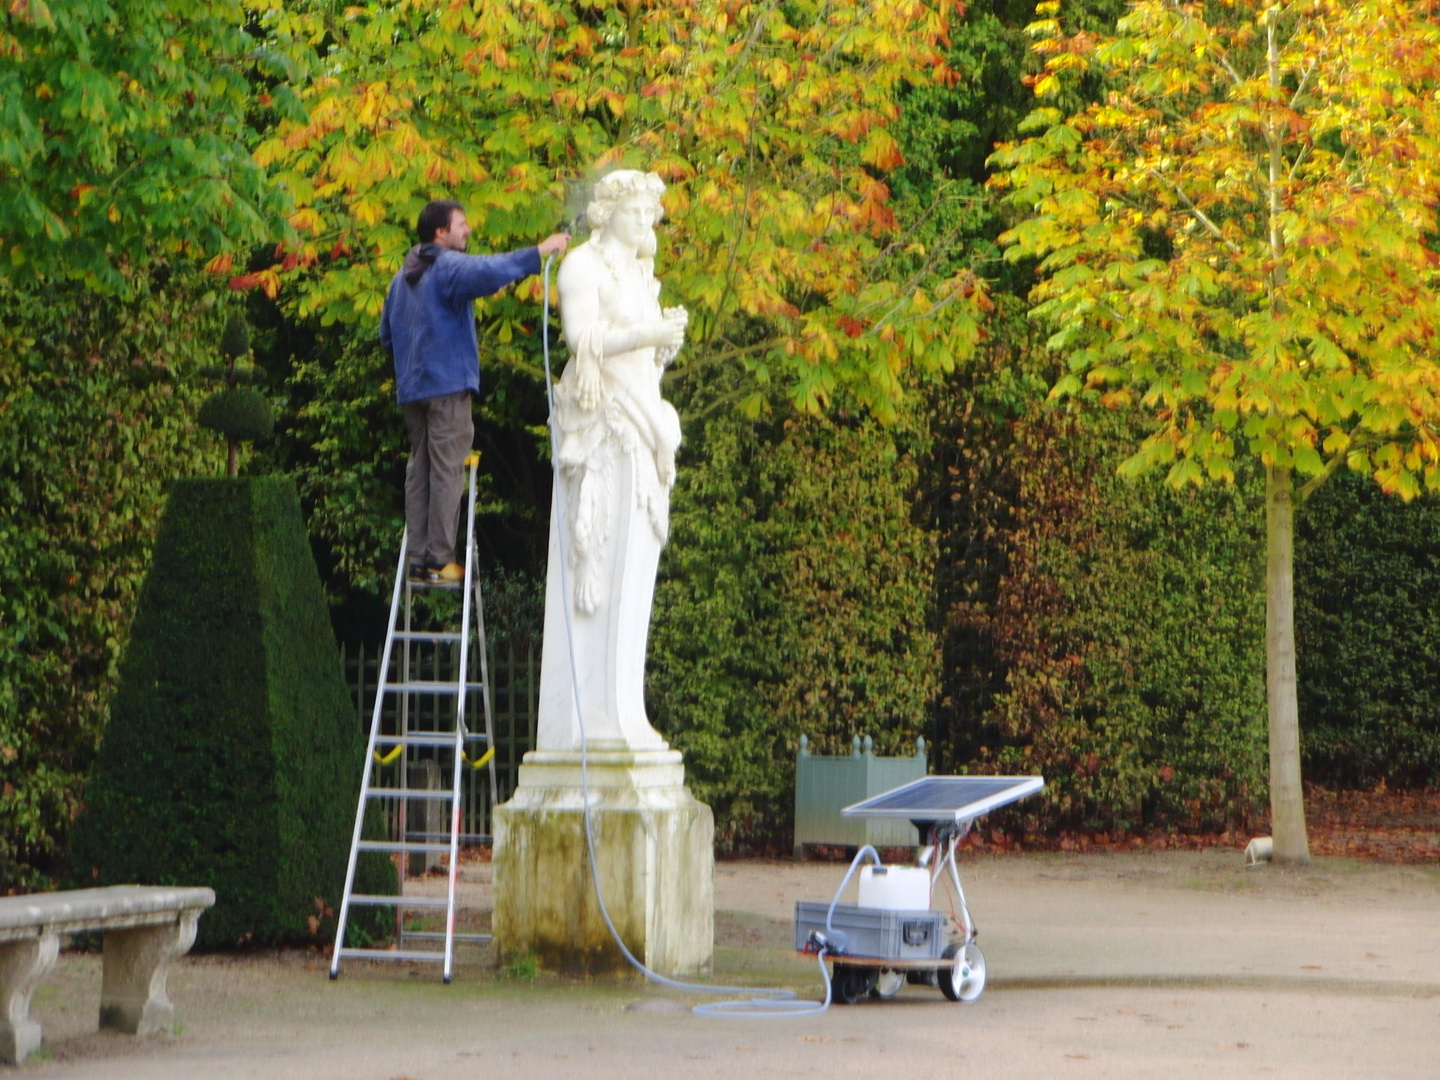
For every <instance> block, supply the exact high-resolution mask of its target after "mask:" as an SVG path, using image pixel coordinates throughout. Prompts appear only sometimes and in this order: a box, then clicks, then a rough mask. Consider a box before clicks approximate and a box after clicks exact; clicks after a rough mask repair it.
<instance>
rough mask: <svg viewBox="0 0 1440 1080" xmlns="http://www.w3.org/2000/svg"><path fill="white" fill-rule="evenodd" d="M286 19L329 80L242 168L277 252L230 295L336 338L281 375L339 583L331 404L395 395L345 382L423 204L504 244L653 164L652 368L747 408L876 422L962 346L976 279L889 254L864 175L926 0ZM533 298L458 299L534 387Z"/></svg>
mask: <svg viewBox="0 0 1440 1080" xmlns="http://www.w3.org/2000/svg"><path fill="white" fill-rule="evenodd" d="M297 10H301V11H308V12H309V15H308V17H310V18H313V19H315V20H317V22H316V30H315V34H316V36H317V40H320V38H321V35H322V34H323V35H324V40H325V41H328V42H332V43H333V46H332V47H331V51H330V52H329V53H328V54H327V57H326V70H327V71H329V72H332V73H333V74H329V75H326V76H325V77H323V78H320V79H318V80H316V81H315V82H314V83H313V84H311V85H310V86H309V88H308V89H307V90H306V91H305V94H304V100H305V104H306V106H307V108H308V118H307V119H305V120H303V121H287V122H285V123H282V124H280V125H279V126H278V127H277V128H276V129H275V130H274V131H273V133H272V135H271V136H270V137H269V138H267V139H265V140H264V141H263V142H261V143H260V145H259V146H258V148H257V151H256V156H257V158H258V160H260V161H261V162H262V163H263V164H265V165H266V166H267V167H268V168H270V169H271V170H272V172H273V173H274V174H275V175H276V176H277V178H278V179H279V180H280V181H281V182H282V183H283V184H284V185H285V186H286V187H287V189H288V190H289V192H290V193H291V194H292V196H293V197H294V199H295V204H296V210H295V212H294V215H293V217H292V218H291V221H292V223H293V225H294V227H295V228H296V230H297V231H298V233H299V234H300V239H301V243H300V245H299V246H297V247H295V248H294V249H292V250H291V251H290V252H289V256H288V260H287V261H282V262H281V263H280V264H279V265H278V266H276V267H273V268H268V269H261V270H255V271H253V272H250V273H246V274H240V275H238V276H237V278H236V284H237V285H239V286H241V287H243V286H247V285H249V286H261V287H266V286H268V287H272V288H273V287H274V286H276V285H282V284H283V287H282V291H281V301H282V303H283V304H284V305H285V307H286V309H287V310H288V311H290V312H291V313H292V314H294V315H295V316H297V317H300V318H306V319H314V320H315V321H317V322H319V323H325V324H329V323H335V322H339V323H341V324H345V325H348V326H349V327H350V328H351V329H352V330H353V332H354V334H355V335H356V340H357V344H356V345H355V346H354V347H347V349H346V350H345V351H344V354H343V355H342V356H341V357H340V358H339V359H338V360H337V361H336V362H334V364H333V365H332V366H331V367H330V368H329V369H324V368H321V367H318V366H315V365H309V364H307V365H302V367H301V368H300V369H299V371H298V372H297V385H299V386H300V387H301V388H302V389H303V390H304V395H303V396H304V397H305V398H306V399H307V402H308V403H307V404H306V406H305V407H304V408H303V409H302V411H301V414H300V415H299V416H298V417H297V421H298V424H299V425H300V426H301V427H304V428H305V429H306V431H307V436H306V437H307V438H309V439H311V441H312V443H313V444H314V445H317V446H321V445H323V446H326V447H330V448H332V449H331V450H330V451H327V453H328V454H330V458H329V459H327V460H322V461H319V462H318V463H317V466H316V468H315V469H314V471H313V473H312V474H311V475H310V476H309V478H308V479H307V480H306V481H305V483H306V484H307V485H308V492H309V495H310V497H311V499H312V500H313V504H314V506H315V508H316V510H315V517H314V518H313V519H312V521H313V522H314V523H315V524H316V525H318V527H319V529H320V531H321V532H322V533H324V534H325V535H326V537H327V539H329V540H331V541H332V542H335V543H337V544H338V546H339V547H340V548H342V549H343V550H342V551H341V563H342V566H343V567H344V568H345V569H346V572H347V573H348V572H356V573H358V572H363V571H362V569H361V568H362V566H363V565H365V564H367V563H368V562H370V561H372V555H373V553H374V551H375V550H376V548H377V544H378V538H377V536H376V535H374V534H376V533H377V532H378V525H376V526H373V527H372V525H367V526H366V528H367V529H368V530H369V531H370V534H371V535H369V536H366V537H359V536H355V537H350V538H345V533H346V530H349V529H350V528H351V524H352V522H353V521H354V520H355V517H356V508H355V507H354V505H353V499H352V496H351V495H348V494H347V492H350V493H353V492H354V491H355V490H357V488H356V484H355V483H354V482H353V481H354V480H355V479H356V477H355V475H354V473H350V474H348V475H347V472H346V470H347V468H348V467H349V466H348V464H347V462H345V461H343V460H338V455H339V454H340V453H342V451H341V450H339V448H340V447H343V446H346V445H348V444H349V442H350V440H351V439H352V437H353V436H354V435H356V434H357V433H358V434H361V435H363V434H364V433H365V432H366V431H367V430H368V428H369V426H370V425H368V424H367V423H363V422H357V421H356V419H355V417H356V413H357V409H359V408H366V409H369V408H370V407H371V403H372V402H373V403H374V404H375V406H376V407H377V408H378V407H379V405H380V404H381V403H383V402H384V399H386V398H389V397H390V396H392V394H393V390H392V388H390V387H389V386H388V385H381V380H380V379H372V377H371V374H370V373H372V372H374V371H375V370H377V369H379V368H383V361H377V354H376V351H375V349H374V347H373V345H371V343H370V339H371V337H372V332H373V327H374V325H375V320H376V318H377V316H378V314H379V311H380V307H381V304H382V301H383V297H384V292H385V289H386V287H387V285H388V283H389V281H390V278H391V276H392V275H393V274H394V273H395V271H396V270H397V269H398V268H399V266H400V263H401V260H402V258H403V256H404V254H405V251H406V249H407V248H408V247H409V246H410V245H411V244H412V243H413V242H414V241H413V223H414V221H415V217H416V214H417V212H418V211H419V209H420V208H421V207H422V206H423V205H424V203H425V202H426V201H427V200H428V199H430V198H433V197H439V196H450V197H454V198H457V199H458V200H459V201H460V202H462V203H463V204H464V205H465V206H466V209H467V212H468V214H469V216H470V218H471V221H472V223H473V224H474V225H475V236H474V237H473V239H472V240H471V247H472V249H474V250H503V249H506V248H510V247H517V246H521V245H524V244H530V243H534V242H535V240H536V239H537V238H538V237H540V236H543V235H544V234H545V233H546V232H549V231H550V230H552V229H553V228H555V226H556V225H557V223H558V222H559V221H560V219H561V217H562V213H563V212H565V211H562V207H564V206H565V205H566V193H567V190H569V191H570V193H571V199H570V205H569V211H568V212H570V213H573V212H574V211H575V210H577V209H583V206H584V189H585V186H586V183H587V181H589V180H593V178H594V177H595V176H596V175H597V174H598V173H599V172H600V171H603V170H605V169H606V168H609V167H614V166H619V165H627V166H636V167H642V168H646V169H652V170H654V171H656V172H658V173H659V174H661V175H662V176H663V177H664V178H665V179H666V180H667V182H668V183H669V185H670V188H669V191H668V192H667V195H666V210H667V219H666V221H665V223H664V224H663V226H662V230H661V239H660V242H661V245H662V250H661V251H660V253H659V263H660V265H661V266H662V267H663V278H664V281H665V288H666V303H675V304H684V305H686V306H687V307H688V308H689V310H690V312H691V322H690V340H689V343H688V344H687V347H686V349H685V351H684V352H683V353H682V356H681V360H680V365H679V367H678V368H677V370H676V371H675V372H674V373H673V376H672V377H674V378H678V379H682V380H683V379H690V378H705V377H707V373H709V372H712V371H714V370H715V368H716V366H717V365H732V366H735V367H738V368H744V369H745V370H746V371H748V374H749V378H748V379H747V380H744V381H738V380H737V389H736V392H735V395H734V399H733V400H732V401H730V402H727V403H725V404H726V407H733V406H734V405H736V404H740V405H742V406H744V407H747V408H748V409H749V410H750V411H751V412H752V413H753V412H756V411H759V410H761V409H763V408H764V407H766V406H767V404H768V400H769V395H771V394H773V393H774V392H775V390H777V389H778V390H779V391H781V392H782V393H783V394H784V395H785V396H787V397H788V398H789V399H790V400H791V401H792V402H793V403H794V404H795V405H796V406H798V407H799V408H801V409H802V410H805V411H811V412H814V411H818V410H820V409H821V408H823V407H824V406H825V404H826V403H827V402H828V401H830V400H831V398H832V395H834V394H835V393H836V392H837V390H838V389H839V388H841V387H845V388H847V391H848V392H849V393H850V394H851V395H852V396H853V397H854V398H855V399H857V400H859V401H860V402H862V403H863V405H864V406H865V407H867V408H869V409H871V410H873V411H875V412H877V413H882V414H884V413H887V412H889V411H891V410H893V408H894V403H895V401H896V399H897V398H898V396H899V394H900V387H901V379H900V376H901V374H902V372H903V371H904V370H905V369H906V368H907V367H908V366H912V365H913V366H918V367H921V368H926V369H936V370H938V369H943V368H947V367H948V366H950V365H951V364H953V362H954V360H955V358H956V357H957V356H962V355H964V354H965V353H966V352H967V351H968V349H969V348H970V346H971V343H972V342H973V341H974V340H975V338H976V336H977V334H978V327H977V321H976V311H975V307H974V304H975V297H974V296H973V295H972V294H973V293H974V292H975V289H976V284H977V283H976V281H975V279H974V278H973V277H972V276H971V275H969V274H968V273H960V274H956V273H953V272H950V271H949V270H946V271H944V272H942V271H940V270H939V269H937V268H938V267H939V266H940V263H939V262H938V261H937V259H936V258H935V257H934V253H933V252H929V251H926V250H924V249H922V248H912V247H910V245H909V241H910V239H911V238H909V237H908V236H907V233H906V231H905V229H904V227H903V224H902V223H901V222H899V221H897V218H896V214H895V212H894V210H893V208H892V205H891V197H890V189H889V187H888V186H887V183H886V181H885V176H886V173H887V171H888V170H891V169H893V168H894V167H896V166H897V165H899V164H900V163H901V161H902V156H901V154H900V151H899V148H898V146H897V143H896V140H895V137H894V135H893V134H892V133H891V130H890V129H891V127H892V125H893V123H894V121H895V120H896V117H897V116H898V114H899V104H898V99H899V96H900V93H901V90H902V88H904V87H905V86H906V85H908V84H910V83H912V82H916V81H923V82H931V81H934V80H939V81H940V82H942V83H943V82H945V81H948V80H950V79H952V78H953V72H951V71H950V69H949V68H947V67H946V66H945V64H944V62H943V57H942V55H941V52H940V49H939V46H940V44H941V43H942V41H943V40H944V37H945V34H946V33H947V28H948V20H949V18H950V17H951V15H952V14H953V10H954V5H953V3H952V0H843V2H840V3H829V4H818V3H808V2H807V3H799V4H786V5H780V4H775V3H754V2H750V0H664V2H661V0H627V2H620V0H599V2H594V3H574V2H570V0H504V2H498V3H490V2H479V0H466V2H462V3H440V2H437V0H409V2H403V3H401V2H387V3H376V4H370V5H366V6H364V7H352V8H348V9H346V10H345V12H344V14H343V16H342V15H336V14H331V13H330V8H329V7H328V6H325V5H314V6H313V7H311V8H304V6H303V5H301V6H299V7H298V8H297ZM907 249H908V250H907ZM277 275H278V276H277ZM539 298H540V290H539V283H538V281H534V280H532V281H530V282H528V283H526V284H524V285H522V286H521V287H519V288H517V289H516V290H513V291H511V292H509V293H507V294H506V295H503V296H500V297H497V298H494V299H491V300H487V301H484V302H482V303H481V304H480V305H479V307H478V317H479V319H480V329H481V354H482V356H484V357H485V364H486V367H487V369H488V370H489V371H492V372H493V371H494V370H495V369H496V368H497V367H507V368H509V369H510V370H512V371H513V370H523V371H525V372H528V373H529V375H530V376H531V377H534V376H535V374H536V373H537V369H538V364H537V360H538V356H537V353H538V349H537V348H536V338H537V335H536V334H535V321H536V316H537V301H538V300H539ZM332 386H333V387H336V388H340V387H343V390H340V389H336V390H335V392H332V391H331V389H330V388H331V387H332ZM361 387H364V390H363V391H362V390H360V388H361ZM363 453H364V454H366V455H368V457H369V460H367V462H365V463H364V467H365V468H366V469H367V470H371V471H372V472H373V470H374V469H375V468H377V467H378V459H377V458H376V456H375V454H374V453H372V452H371V451H363ZM331 478H337V479H338V481H339V483H336V484H335V485H333V486H332V481H331ZM340 484H344V486H345V490H344V491H342V490H341V487H340ZM342 503H343V504H344V505H343V508H342ZM387 512H388V507H387ZM362 516H364V517H365V520H366V521H367V522H368V521H370V520H371V517H370V516H369V515H368V514H366V515H362ZM387 520H388V517H387ZM385 543H386V544H388V532H387V533H386V534H385Z"/></svg>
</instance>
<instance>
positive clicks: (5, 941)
mask: <svg viewBox="0 0 1440 1080" xmlns="http://www.w3.org/2000/svg"><path fill="white" fill-rule="evenodd" d="M214 903H215V891H214V890H213V889H205V888H171V887H166V886H151V885H113V886H110V887H109V888H104V889H76V890H74V891H71V892H54V893H35V894H32V895H30V896H7V897H3V898H0V1007H3V1010H4V1011H3V1014H0V1060H4V1061H6V1062H9V1063H10V1064H12V1065H18V1064H20V1063H21V1062H22V1061H24V1060H25V1058H26V1056H27V1055H28V1054H29V1053H30V1052H31V1051H33V1050H34V1049H36V1048H37V1047H38V1046H39V1045H40V1025H39V1024H38V1023H36V1022H35V1021H34V1020H32V1019H30V997H31V995H32V994H34V993H35V987H36V986H37V985H38V984H39V982H40V980H41V978H42V977H43V976H44V975H45V973H46V972H48V971H49V970H50V969H51V968H53V967H54V966H55V960H56V958H57V957H58V956H59V954H60V937H61V935H62V934H75V933H80V932H82V931H96V930H98V931H99V932H100V933H102V934H103V935H104V942H105V969H104V979H103V982H102V984H101V990H100V1026H101V1027H108V1028H116V1029H117V1030H119V1031H124V1032H127V1033H129V1034H131V1035H147V1034H149V1033H151V1032H155V1031H168V1030H170V1029H171V1027H172V1026H173V1024H174V1022H175V1006H174V1005H172V1004H171V1003H170V999H169V998H168V997H167V996H166V994H165V979H166V976H167V974H168V970H167V968H168V965H169V963H170V961H171V960H172V959H173V958H174V957H177V956H183V955H184V954H185V953H186V952H188V951H189V949H190V946H191V945H193V944H195V924H196V923H197V922H198V920H199V918H200V914H201V912H203V911H204V910H205V909H206V908H208V907H210V906H211V905H213V904H214Z"/></svg>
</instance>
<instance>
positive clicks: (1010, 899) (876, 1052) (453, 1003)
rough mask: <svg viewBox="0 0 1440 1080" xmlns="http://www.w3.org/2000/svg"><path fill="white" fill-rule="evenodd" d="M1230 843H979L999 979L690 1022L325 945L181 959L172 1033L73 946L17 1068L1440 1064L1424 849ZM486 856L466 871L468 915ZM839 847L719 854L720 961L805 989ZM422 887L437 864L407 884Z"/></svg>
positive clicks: (188, 1071) (481, 903) (1114, 1071)
mask: <svg viewBox="0 0 1440 1080" xmlns="http://www.w3.org/2000/svg"><path fill="white" fill-rule="evenodd" d="M1241 862H1242V860H1241V857H1240V855H1239V853H1238V852H1237V853H1225V852H1213V851H1211V852H1151V853H1139V854H1134V855H1126V854H1117V855H1083V856H1075V855H1035V854H1029V855H1023V856H1008V857H998V858H997V857H988V856H982V857H975V858H971V859H969V860H967V862H966V863H965V864H964V878H965V885H966V889H967V893H968V895H969V899H970V904H971V908H972V910H973V912H974V915H975V918H976V921H977V922H978V923H979V926H980V928H981V936H980V941H981V943H982V944H983V946H984V948H985V952H986V955H987V957H988V960H989V967H990V982H989V985H988V988H987V990H986V992H985V994H984V996H983V997H982V998H981V999H980V1000H979V1001H977V1002H975V1003H973V1004H970V1005H953V1004H949V1003H947V1002H946V1001H944V1000H943V999H942V998H941V996H940V995H939V994H938V993H937V992H936V991H934V990H930V989H928V988H925V987H906V988H905V989H904V990H903V991H902V992H901V994H900V996H899V997H898V998H896V999H894V1000H892V1001H888V1002H878V1001H877V1002H867V1003H864V1004H861V1005H857V1006H849V1007H844V1006H840V1007H835V1008H832V1009H831V1010H830V1011H829V1012H828V1013H826V1014H824V1015H822V1016H818V1017H811V1018H807V1019H804V1020H783V1021H782V1020H774V1021H766V1022H761V1023H745V1022H740V1021H734V1020H714V1019H705V1018H700V1017H696V1016H694V1015H692V1014H691V1013H690V1012H689V1005H690V1004H691V1002H690V1000H689V999H683V998H682V997H680V996H679V995H674V994H670V993H667V992H660V991H657V990H655V989H653V988H650V987H648V986H646V985H644V984H641V983H638V982H627V981H621V982H606V983H589V984H587V983H581V982H573V981H566V980H561V979H555V978H550V977H548V976H543V975H542V976H541V977H539V978H537V979H534V980H520V979H515V978H511V977H507V976H504V975H496V974H495V973H494V972H493V970H492V968H491V965H490V963H489V958H488V955H487V954H486V953H485V952H484V951H483V950H477V951H476V952H474V953H472V954H470V955H469V956H467V957H466V958H465V959H466V963H465V964H464V965H463V966H462V967H460V968H459V970H458V972H457V977H456V980H455V983H454V984H453V985H451V986H449V987H446V986H442V985H440V984H439V979H438V977H437V975H436V973H435V972H434V971H433V970H432V969H430V968H428V967H426V968H413V969H412V968H411V967H408V966H401V965H362V964H354V965H350V966H347V968H346V970H345V973H344V975H343V976H342V978H341V979H340V980H339V981H338V982H335V983H331V982H329V981H328V980H327V979H326V978H325V959H324V957H323V956H321V955H320V954H318V953H315V952H311V953H305V952H285V953H266V954H261V955H256V956H248V957H222V956H199V957H188V958H186V959H185V960H184V961H182V962H181V963H180V964H179V965H177V968H176V970H175V971H174V972H173V973H172V975H171V996H172V998H174V1000H175V1001H176V1003H177V1006H178V1008H179V1012H180V1015H181V1017H182V1019H183V1021H184V1029H183V1031H182V1032H181V1034H179V1035H178V1036H173V1037H161V1038H153V1039H133V1038H129V1037H126V1036H121V1035H115V1034H111V1033H109V1032H98V1031H96V1023H95V1017H96V1012H97V1010H98V1004H99V993H100V970H99V969H100V960H99V957H98V956H96V955H93V954H72V953H66V954H64V955H63V956H62V959H61V962H60V965H59V969H58V970H57V971H56V972H55V973H54V974H53V975H52V976H51V977H50V978H49V979H48V980H47V981H46V983H45V984H43V985H42V987H41V989H40V991H39V992H38V993H37V995H36V1002H35V1007H34V1013H35V1014H36V1016H37V1017H38V1018H39V1019H40V1020H41V1022H42V1023H43V1024H44V1025H45V1030H46V1037H47V1050H48V1053H49V1055H50V1056H49V1058H48V1060H35V1059H32V1061H31V1063H29V1064H27V1065H26V1066H25V1067H24V1069H23V1070H17V1074H18V1075H27V1074H33V1075H35V1076H37V1077H55V1078H61V1077H65V1078H81V1077H84V1078H95V1080H100V1078H104V1080H130V1078H135V1080H140V1078H144V1080H157V1078H169V1077H177V1078H187V1080H188V1078H206V1080H208V1078H211V1077H213V1078H216V1080H228V1078H232V1077H235V1078H239V1077H264V1078H267V1080H271V1078H273V1080H285V1078H291V1077H294V1078H306V1080H310V1078H329V1077H334V1078H337V1080H339V1078H344V1080H442V1078H450V1077H485V1078H486V1080H490V1078H497V1080H499V1078H507V1077H516V1078H531V1077H535V1078H539V1077H546V1078H548V1077H566V1076H585V1077H593V1078H596V1080H602V1078H609V1077H616V1078H620V1077H626V1078H630V1077H635V1076H654V1077H666V1078H669V1077H677V1078H692V1077H694V1078H699V1077H743V1078H745V1080H758V1078H762V1077H771V1076H774V1077H787V1078H789V1077H797V1076H810V1075H814V1076H819V1077H825V1078H827V1080H828V1078H832V1077H849V1076H856V1077H860V1076H875V1075H880V1074H883V1075H887V1076H888V1075H905V1074H912V1075H921V1076H943V1077H949V1076H957V1077H958V1076H961V1075H966V1076H969V1075H971V1074H972V1073H977V1072H978V1073H979V1074H981V1075H983V1076H985V1077H986V1078H987V1080H990V1078H1003V1077H1012V1076H1013V1077H1024V1078H1026V1080H1035V1078H1043V1077H1062V1078H1070V1077H1076V1078H1092V1077H1094V1078H1100V1077H1104V1078H1114V1077H1137V1078H1138V1077H1145V1078H1154V1077H1163V1078H1165V1080H1171V1078H1179V1077H1190V1076H1194V1077H1205V1078H1207V1080H1213V1078H1216V1077H1221V1078H1223V1077H1231V1076H1235V1077H1239V1076H1246V1077H1248V1076H1265V1077H1295V1078H1304V1080H1317V1078H1328V1077H1337V1078H1338V1077H1346V1078H1352V1077H1365V1078H1384V1077H1416V1078H1421V1077H1423V1078H1426V1080H1433V1078H1434V1077H1437V1076H1440V1034H1437V1033H1440V918H1437V915H1440V868H1431V867H1392V866H1376V865H1364V864H1355V863H1349V862H1343V861H1336V860H1317V862H1316V863H1315V864H1314V865H1312V866H1311V867H1310V868H1308V869H1305V870H1302V871H1290V870H1279V869H1275V868H1264V869H1259V870H1244V869H1242V867H1241ZM488 871H489V867H488V866H487V865H485V864H472V865H469V866H467V867H466V868H465V874H466V884H465V896H466V899H467V901H469V902H470V903H472V904H474V905H475V906H476V908H477V909H478V912H477V916H476V921H479V922H483V921H484V919H485V917H486V915H485V909H486V908H488V903H489V888H488ZM843 873H844V866H843V865H837V864H824V863H794V862H774V863H761V862H727V863H721V864H719V865H718V866H717V871H716V908H717V919H716V926H717V951H716V972H717V978H718V979H720V980H721V981H726V982H741V981H746V980H749V981H754V982H759V983H762V984H768V985H775V984H784V985H789V986H793V987H794V988H795V989H796V990H797V991H799V992H800V993H801V994H802V996H815V995H816V994H818V993H819V992H820V987H819V983H818V978H817V975H816V970H815V966H814V963H813V961H806V960H803V959H800V958H797V957H796V956H795V955H794V953H793V952H791V951H790V947H789V946H790V934H791V926H790V919H791V914H792V907H793V904H794V901H795V900H796V899H827V898H828V897H829V895H830V893H831V892H833V890H834V888H835V886H836V885H837V884H838V883H839V880H840V878H841V876H842V875H843ZM418 887H420V888H433V887H435V883H434V882H424V883H419V886H418Z"/></svg>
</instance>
